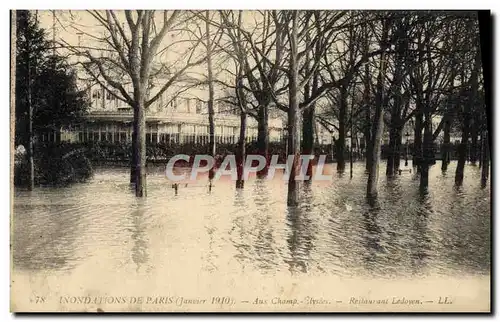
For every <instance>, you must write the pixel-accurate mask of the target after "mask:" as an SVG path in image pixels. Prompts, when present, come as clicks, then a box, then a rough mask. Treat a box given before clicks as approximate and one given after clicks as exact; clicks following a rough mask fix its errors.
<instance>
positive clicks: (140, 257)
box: [130, 200, 149, 272]
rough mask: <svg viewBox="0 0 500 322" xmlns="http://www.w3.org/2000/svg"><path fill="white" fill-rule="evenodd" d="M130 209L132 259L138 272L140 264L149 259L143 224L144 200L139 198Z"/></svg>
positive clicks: (145, 227)
mask: <svg viewBox="0 0 500 322" xmlns="http://www.w3.org/2000/svg"><path fill="white" fill-rule="evenodd" d="M132 209H133V210H131V211H130V218H131V219H132V223H133V225H132V228H131V232H132V240H133V247H132V260H133V261H134V263H135V264H136V265H137V270H136V271H137V272H139V270H140V268H141V266H142V265H144V264H146V263H147V262H148V260H149V255H148V241H147V235H146V231H147V226H146V225H145V219H144V216H145V215H146V210H145V207H144V202H143V201H142V200H141V201H139V202H138V204H137V205H136V206H133V207H132Z"/></svg>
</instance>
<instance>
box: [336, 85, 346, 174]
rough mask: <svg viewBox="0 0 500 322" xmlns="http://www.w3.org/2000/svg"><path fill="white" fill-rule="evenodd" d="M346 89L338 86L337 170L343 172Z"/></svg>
mask: <svg viewBox="0 0 500 322" xmlns="http://www.w3.org/2000/svg"><path fill="white" fill-rule="evenodd" d="M346 109H347V89H346V88H345V87H344V86H342V87H341V88H340V106H339V139H338V140H337V171H338V172H344V169H345V155H344V154H345V134H346V114H347V111H346Z"/></svg>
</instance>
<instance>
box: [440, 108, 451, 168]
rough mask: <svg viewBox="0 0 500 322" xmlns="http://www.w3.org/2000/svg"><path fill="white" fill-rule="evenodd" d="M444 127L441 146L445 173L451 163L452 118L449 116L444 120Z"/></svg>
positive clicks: (442, 166) (442, 165)
mask: <svg viewBox="0 0 500 322" xmlns="http://www.w3.org/2000/svg"><path fill="white" fill-rule="evenodd" d="M444 122H445V123H444V129H443V132H444V133H443V146H442V147H441V159H442V160H441V171H443V173H445V172H446V170H448V164H450V147H451V146H450V140H451V137H450V132H451V120H450V118H449V117H447V118H446V120H445V121H444Z"/></svg>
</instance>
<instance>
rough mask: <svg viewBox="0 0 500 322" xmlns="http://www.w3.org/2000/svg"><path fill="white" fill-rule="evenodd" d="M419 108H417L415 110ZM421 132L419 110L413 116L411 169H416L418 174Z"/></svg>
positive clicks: (421, 121) (420, 161)
mask: <svg viewBox="0 0 500 322" xmlns="http://www.w3.org/2000/svg"><path fill="white" fill-rule="evenodd" d="M420 108H421V107H419V106H417V109H420ZM422 130H423V114H422V112H421V111H420V110H418V111H417V113H416V114H415V129H414V135H413V137H414V138H415V139H414V141H413V167H416V168H417V172H420V165H421V164H422Z"/></svg>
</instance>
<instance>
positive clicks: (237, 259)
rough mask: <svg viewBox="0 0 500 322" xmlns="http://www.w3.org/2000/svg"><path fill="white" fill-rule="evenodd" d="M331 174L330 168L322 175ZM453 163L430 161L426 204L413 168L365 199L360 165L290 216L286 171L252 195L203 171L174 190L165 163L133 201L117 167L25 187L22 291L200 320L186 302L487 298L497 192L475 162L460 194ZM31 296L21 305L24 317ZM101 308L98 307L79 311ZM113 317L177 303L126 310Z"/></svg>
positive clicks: (316, 185)
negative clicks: (58, 184)
mask: <svg viewBox="0 0 500 322" xmlns="http://www.w3.org/2000/svg"><path fill="white" fill-rule="evenodd" d="M335 166H336V165H335V164H333V165H332V164H329V165H326V167H325V168H326V172H328V171H330V173H333V170H334V169H335ZM455 167H456V162H452V163H451V164H450V166H449V169H448V172H447V173H446V174H443V173H442V172H441V169H440V164H439V162H438V163H437V164H436V165H435V166H433V167H432V168H431V171H430V176H429V179H430V180H429V181H430V184H429V193H428V194H427V195H422V194H421V193H420V192H419V187H418V185H419V180H418V178H415V174H414V173H413V172H412V173H411V174H410V173H408V172H403V173H402V175H399V176H396V177H395V178H393V179H387V178H386V177H385V175H381V176H380V180H379V197H378V201H379V202H378V206H376V207H374V206H370V205H369V204H368V203H367V201H366V199H365V192H366V175H365V174H364V164H363V163H355V164H354V175H353V178H352V179H350V178H349V170H347V171H346V173H345V174H344V175H337V174H336V173H335V174H334V175H333V178H332V181H331V182H325V181H319V182H312V183H310V184H304V185H303V186H302V187H301V190H302V192H301V194H302V202H301V204H300V206H298V207H296V208H290V209H289V208H287V206H286V193H287V186H286V183H285V182H283V181H282V178H281V177H280V176H279V175H277V176H275V178H274V179H273V180H259V179H256V178H255V177H252V176H251V177H250V179H249V180H248V181H247V182H246V183H245V188H244V189H242V190H237V189H235V184H234V181H232V180H231V179H230V178H227V179H224V177H222V178H221V179H220V180H218V181H216V182H215V183H214V186H213V187H212V190H211V192H209V191H208V179H206V177H205V178H203V177H202V176H198V181H196V182H191V183H189V184H188V185H187V186H185V185H180V187H179V189H178V193H177V195H176V194H175V192H174V190H173V189H172V184H171V182H170V181H169V180H168V179H167V178H166V176H165V168H164V167H157V168H151V169H150V173H149V175H148V196H147V198H144V199H138V198H136V197H134V194H133V189H131V187H130V185H129V184H128V180H129V172H128V171H129V170H128V169H127V168H119V167H116V168H99V169H97V170H96V174H95V176H94V177H93V178H92V179H91V180H90V181H89V182H87V183H83V184H75V185H72V186H70V187H64V188H49V187H37V188H36V189H35V190H34V191H32V192H28V191H25V190H20V189H19V190H15V197H14V214H13V217H12V218H13V222H12V255H13V270H12V292H13V294H14V295H15V294H16V292H19V293H23V294H35V293H37V294H35V295H37V296H45V297H46V298H49V299H51V301H52V302H50V303H51V304H50V305H49V304H47V303H46V304H45V305H44V306H40V310H50V309H56V310H76V309H77V308H75V306H74V304H73V306H71V305H70V304H69V301H70V300H68V297H70V296H91V297H94V298H96V297H103V296H112V297H113V296H114V297H116V299H117V301H118V298H119V297H120V296H137V295H138V294H141V295H144V296H145V298H147V297H150V298H151V301H153V299H154V298H156V297H164V300H162V304H165V305H166V301H167V300H168V299H167V298H168V297H173V298H172V300H171V301H173V304H171V305H172V307H174V306H176V304H175V303H176V302H179V301H180V304H179V305H178V306H177V309H179V310H195V311H196V310H197V309H200V308H201V307H198V308H197V307H192V306H189V305H187V304H183V303H184V302H183V300H179V298H181V297H182V298H184V299H186V300H196V299H199V300H200V301H201V299H202V298H205V297H206V300H207V301H208V302H211V301H212V297H213V296H228V297H231V299H232V301H236V302H238V301H240V302H238V303H239V305H240V306H237V305H236V306H232V307H233V309H236V308H238V309H239V310H245V305H247V304H242V303H246V301H249V303H250V304H251V303H252V302H253V301H254V300H255V299H256V298H257V297H261V298H262V297H264V298H266V296H267V297H268V298H269V300H271V299H273V298H276V297H277V296H278V297H281V298H290V297H292V295H293V296H299V297H301V298H304V299H305V298H306V297H307V296H309V297H310V298H312V297H315V298H319V297H321V294H323V293H324V297H325V298H330V300H328V301H330V302H328V303H329V304H328V303H324V305H325V307H324V308H330V310H332V309H331V308H332V305H333V304H332V302H331V301H333V300H331V297H332V295H331V294H337V295H338V296H339V298H341V296H344V298H341V302H339V304H338V305H340V306H339V308H342V305H347V304H348V303H349V298H351V297H353V296H355V297H356V298H359V297H363V296H365V297H370V296H371V297H373V296H375V295H374V294H377V292H389V293H390V294H393V295H394V296H397V295H398V294H400V295H405V296H406V297H411V295H412V294H413V293H414V294H413V295H414V297H418V298H421V295H419V294H422V293H419V292H429V291H432V292H434V293H435V292H436V291H435V290H443V292H444V293H446V292H450V294H453V295H454V296H455V300H457V299H460V296H462V297H463V298H464V299H465V298H479V297H481V298H483V300H484V299H486V298H488V297H489V278H490V238H491V236H490V193H491V192H490V188H489V186H488V187H487V188H484V189H481V186H480V169H479V168H478V167H476V166H472V165H466V169H465V179H464V184H463V186H462V187H459V188H457V187H454V173H455ZM381 169H385V165H384V164H382V165H381ZM381 174H382V170H381ZM362 280H363V281H367V283H369V284H366V285H365V284H363V283H362V282H360V281H362ZM349 281H351V282H349ZM352 281H354V282H352ZM414 281H418V282H414ZM450 281H456V283H455V282H453V283H452V282H450ZM377 283H378V284H377ZM391 283H392V284H391ZM367 285H368V286H367ZM450 285H455V288H453V289H452V288H450ZM32 290H37V291H36V292H33V291H32ZM131 290H133V292H132V291H131ZM214 290H220V291H221V293H217V294H215V293H214ZM433 290H434V291H433ZM131 292H132V293H131ZM391 292H392V293H391ZM401 292H403V293H401ZM408 292H413V293H411V294H410V293H408ZM444 293H443V294H442V295H443V298H444V297H445V296H447V294H448V293H446V294H444ZM299 294H300V295H299ZM384 294H386V293H384ZM204 296H205V297H204ZM381 296H382V295H381ZM384 296H385V295H384ZM436 296H437V293H436ZM28 300H30V299H28V298H26V299H19V301H17V302H16V303H17V304H16V305H18V307H19V308H22V307H23V305H24V304H23V303H24V302H23V301H25V302H26V303H25V305H29V302H28ZM241 300H244V301H243V302H241ZM437 300H438V299H437V297H436V301H437ZM46 301H49V300H46ZM65 301H66V303H65ZM145 301H146V300H145ZM163 301H165V303H163ZM275 301H276V300H275ZM464 302H466V301H464ZM318 303H319V302H318ZM333 303H335V302H333ZM467 303H468V302H467ZM115 304H117V305H118V303H115ZM220 305H221V307H222V305H226V304H222V303H221V304H220ZM248 305H249V304H248ZM262 305H263V306H262V307H260V308H261V309H262V310H266V309H269V310H275V309H277V308H276V307H275V306H272V305H271V303H267V304H266V305H269V306H266V305H264V304H262ZM304 305H305V304H304ZM485 305H486V308H485V309H488V307H489V300H486V302H485ZM226 306H228V307H230V305H229V304H227V305H226ZM242 306H243V307H242ZM30 307H31V306H30ZM96 307H99V305H98V304H96V303H95V302H94V304H91V305H88V304H87V305H81V307H80V308H81V309H85V310H90V311H92V310H93V311H94V312H95V309H96ZM31 308H32V307H31ZM299 308H302V309H303V307H301V306H299V305H297V306H293V307H286V308H284V309H286V310H288V309H290V310H293V309H299ZM114 309H116V310H139V311H142V310H147V311H154V310H160V311H161V310H170V309H173V308H169V307H165V306H161V305H160V306H147V304H145V303H137V302H135V303H131V302H127V303H126V304H123V306H115V307H114ZM212 309H215V308H214V307H212V308H211V309H210V307H208V308H206V310H212ZM226 309H227V308H226ZM255 309H256V308H248V310H255ZM351 309H352V308H351ZM368 309H369V308H368ZM203 310H205V308H204V307H203ZM333 310H335V309H333ZM357 310H362V308H358V309H357Z"/></svg>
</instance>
